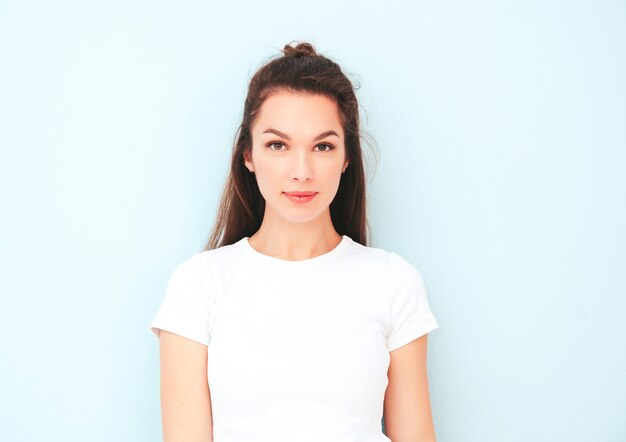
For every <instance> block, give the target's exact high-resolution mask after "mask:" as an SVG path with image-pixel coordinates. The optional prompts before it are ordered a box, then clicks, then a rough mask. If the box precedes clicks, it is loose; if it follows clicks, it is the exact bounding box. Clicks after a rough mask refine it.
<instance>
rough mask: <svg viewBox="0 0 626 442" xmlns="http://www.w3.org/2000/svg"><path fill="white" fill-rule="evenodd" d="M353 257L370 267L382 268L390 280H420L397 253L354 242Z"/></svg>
mask: <svg viewBox="0 0 626 442" xmlns="http://www.w3.org/2000/svg"><path fill="white" fill-rule="evenodd" d="M353 257H354V258H359V259H362V260H364V261H366V262H368V263H369V264H370V265H375V266H377V267H379V268H383V269H384V271H385V273H386V274H387V275H390V276H391V277H392V278H394V277H395V278H397V277H404V278H420V279H421V275H420V273H419V271H418V270H417V269H416V268H415V266H414V265H413V264H411V262H410V261H409V260H408V259H406V258H404V257H403V256H401V255H399V254H398V253H396V252H394V251H391V250H388V249H383V248H380V247H370V246H364V245H362V244H360V243H357V242H355V243H354V246H353Z"/></svg>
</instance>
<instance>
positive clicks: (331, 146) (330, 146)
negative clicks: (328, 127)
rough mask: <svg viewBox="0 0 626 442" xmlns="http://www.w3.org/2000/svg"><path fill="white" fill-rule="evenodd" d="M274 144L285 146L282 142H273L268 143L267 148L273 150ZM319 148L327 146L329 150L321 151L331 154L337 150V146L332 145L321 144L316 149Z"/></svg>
mask: <svg viewBox="0 0 626 442" xmlns="http://www.w3.org/2000/svg"><path fill="white" fill-rule="evenodd" d="M274 144H281V145H283V146H284V145H285V144H284V143H281V142H280V141H272V142H271V143H267V148H268V149H271V147H272V145H274ZM317 146H327V147H328V149H326V150H323V151H320V152H330V151H331V150H333V149H334V148H335V146H333V145H332V144H330V143H320V144H318V145H316V146H315V147H317Z"/></svg>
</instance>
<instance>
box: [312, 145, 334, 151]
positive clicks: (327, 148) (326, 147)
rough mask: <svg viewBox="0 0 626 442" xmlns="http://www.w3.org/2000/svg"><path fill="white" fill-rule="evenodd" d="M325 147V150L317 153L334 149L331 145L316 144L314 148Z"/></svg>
mask: <svg viewBox="0 0 626 442" xmlns="http://www.w3.org/2000/svg"><path fill="white" fill-rule="evenodd" d="M320 146H321V147H325V149H323V150H320V151H319V152H328V151H331V150H333V149H334V148H335V146H333V145H331V144H318V145H317V146H316V147H320Z"/></svg>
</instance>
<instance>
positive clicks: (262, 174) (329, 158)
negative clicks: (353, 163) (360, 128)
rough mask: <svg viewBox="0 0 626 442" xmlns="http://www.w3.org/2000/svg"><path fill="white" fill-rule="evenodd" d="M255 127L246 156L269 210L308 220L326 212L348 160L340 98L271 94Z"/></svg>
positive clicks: (269, 213) (268, 212) (267, 213)
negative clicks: (304, 195)
mask: <svg viewBox="0 0 626 442" xmlns="http://www.w3.org/2000/svg"><path fill="white" fill-rule="evenodd" d="M251 133H252V152H251V155H247V154H245V155H244V160H245V165H246V167H247V168H248V169H249V170H250V171H254V175H255V176H256V180H257V183H258V186H259V190H260V191H261V194H262V195H263V198H265V207H266V209H265V216H266V217H267V216H278V217H282V218H283V219H284V220H287V221H291V222H307V221H312V220H314V219H316V218H318V217H319V216H320V215H325V212H326V211H328V210H329V205H330V203H331V202H332V200H333V198H334V197H335V195H336V193H337V189H338V188H339V181H340V180H341V173H342V170H344V168H345V167H347V165H348V162H347V161H346V152H345V144H344V133H343V129H342V126H341V120H340V116H339V110H338V108H337V105H336V103H335V102H334V101H333V100H331V99H330V98H327V97H325V96H322V95H298V94H294V93H291V92H280V93H276V94H273V95H271V96H270V97H269V98H267V99H266V100H265V101H264V102H263V104H262V105H261V108H260V109H259V113H258V114H257V119H256V121H255V122H254V124H253V126H252V128H251ZM298 192H303V193H305V194H310V195H311V196H307V197H304V198H299V197H298V196H295V195H297V193H298ZM290 194H291V195H290Z"/></svg>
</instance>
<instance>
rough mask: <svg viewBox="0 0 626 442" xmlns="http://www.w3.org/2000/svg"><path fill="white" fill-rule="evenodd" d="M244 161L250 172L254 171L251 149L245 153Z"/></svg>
mask: <svg viewBox="0 0 626 442" xmlns="http://www.w3.org/2000/svg"><path fill="white" fill-rule="evenodd" d="M243 162H244V164H245V165H246V167H247V168H248V170H249V171H250V172H254V167H253V166H252V158H250V151H249V150H246V151H244V153H243Z"/></svg>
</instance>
